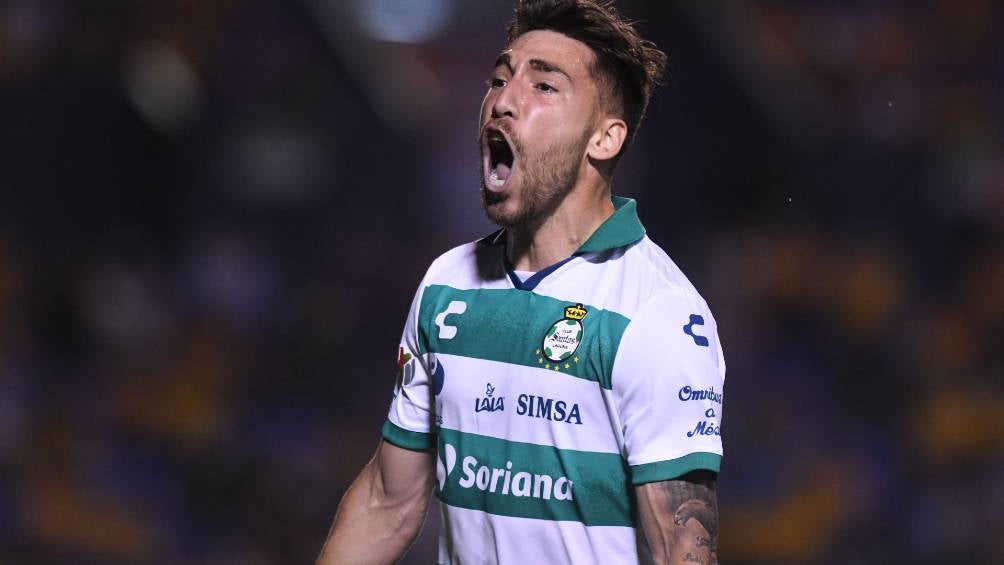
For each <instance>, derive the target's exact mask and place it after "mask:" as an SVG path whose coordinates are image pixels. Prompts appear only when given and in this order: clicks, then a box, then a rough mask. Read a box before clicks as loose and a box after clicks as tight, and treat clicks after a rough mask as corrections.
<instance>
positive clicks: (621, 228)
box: [479, 196, 645, 290]
mask: <svg viewBox="0 0 1004 565" xmlns="http://www.w3.org/2000/svg"><path fill="white" fill-rule="evenodd" d="M610 201H611V202H612V203H613V205H614V213H613V214H612V215H611V216H610V217H609V218H607V219H606V220H604V221H603V223H602V224H600V227H598V228H596V231H594V232H593V234H592V235H590V236H589V238H587V239H586V241H585V243H583V244H582V245H581V246H579V248H578V249H577V250H575V253H573V254H572V255H571V256H570V257H568V258H566V259H562V260H561V261H558V262H557V263H555V264H553V265H551V266H549V267H546V268H544V269H541V270H540V271H537V272H536V273H535V274H534V275H532V276H530V277H528V278H527V279H526V280H522V279H520V277H519V276H518V275H517V274H516V273H515V271H514V270H513V266H512V264H511V263H510V262H509V257H508V256H507V254H506V253H505V252H504V251H503V253H502V262H503V264H504V265H505V271H506V274H507V275H508V276H509V280H510V282H512V285H513V286H514V287H515V288H517V289H519V290H533V289H535V288H537V285H538V284H540V282H541V281H543V280H544V278H546V277H547V276H548V275H550V274H551V273H553V272H554V271H557V270H558V269H559V268H561V267H562V266H563V265H564V264H565V263H568V262H569V261H571V260H572V259H574V258H576V257H578V256H579V255H583V254H586V253H600V252H603V251H609V250H611V249H616V248H618V247H624V246H625V245H630V244H632V243H635V242H637V241H638V240H640V239H641V238H642V237H644V236H645V226H643V225H642V224H641V220H640V219H638V204H637V202H635V200H634V199H633V198H624V197H622V196H611V197H610ZM479 243H481V244H483V245H490V246H501V247H503V248H504V247H505V244H506V230H505V228H502V229H500V230H498V231H496V232H495V233H492V234H490V235H488V236H486V237H484V238H482V239H481V240H480V242H479Z"/></svg>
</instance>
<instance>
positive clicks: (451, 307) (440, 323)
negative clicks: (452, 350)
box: [434, 300, 467, 339]
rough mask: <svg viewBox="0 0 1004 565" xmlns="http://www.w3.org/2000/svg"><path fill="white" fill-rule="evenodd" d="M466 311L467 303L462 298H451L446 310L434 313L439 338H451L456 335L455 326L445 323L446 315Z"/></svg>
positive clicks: (459, 313)
mask: <svg viewBox="0 0 1004 565" xmlns="http://www.w3.org/2000/svg"><path fill="white" fill-rule="evenodd" d="M466 311H467V303H466V302H464V301H463V300H453V301H451V302H450V303H449V304H448V305H447V306H446V310H443V311H442V312H440V313H438V314H436V318H435V320H434V321H435V323H436V326H437V327H438V328H439V339H453V338H455V337H457V326H451V325H449V324H447V323H446V317H447V316H449V315H451V314H456V315H458V316H459V315H461V314H463V313H464V312H466Z"/></svg>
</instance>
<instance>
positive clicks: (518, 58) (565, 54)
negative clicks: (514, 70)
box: [503, 30, 595, 79]
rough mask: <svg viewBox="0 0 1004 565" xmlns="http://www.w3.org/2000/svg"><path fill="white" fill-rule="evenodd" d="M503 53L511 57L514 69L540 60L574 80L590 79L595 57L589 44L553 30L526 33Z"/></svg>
mask: <svg viewBox="0 0 1004 565" xmlns="http://www.w3.org/2000/svg"><path fill="white" fill-rule="evenodd" d="M503 53H508V54H509V56H510V58H511V60H512V64H513V66H514V67H516V66H519V65H520V64H521V63H523V62H525V61H529V60H530V59H540V60H543V61H547V62H548V63H552V64H554V65H557V66H558V67H560V68H561V69H562V70H564V71H565V72H566V73H568V74H569V75H570V76H571V77H572V78H573V79H575V78H580V77H587V76H589V75H590V66H591V65H592V63H593V58H594V57H595V55H594V54H593V51H592V50H591V49H590V48H589V47H588V46H587V45H586V44H585V43H582V42H581V41H579V40H577V39H572V38H571V37H568V36H567V35H564V34H561V33H558V32H555V31H550V30H534V31H529V32H527V33H524V34H523V35H521V36H519V37H517V38H516V40H515V41H513V42H512V44H510V45H509V48H508V49H506V50H505V51H503Z"/></svg>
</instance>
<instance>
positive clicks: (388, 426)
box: [380, 420, 436, 451]
mask: <svg viewBox="0 0 1004 565" xmlns="http://www.w3.org/2000/svg"><path fill="white" fill-rule="evenodd" d="M380 433H381V435H383V438H384V439H385V440H387V441H388V442H389V443H393V444H394V445H396V446H398V447H403V448H404V449H410V450H411V451H429V450H430V449H432V448H433V447H435V446H436V435H435V434H426V433H422V432H413V431H411V430H406V429H404V428H402V427H401V426H397V425H394V422H391V421H390V420H387V421H386V422H384V423H383V428H382V429H381V430H380Z"/></svg>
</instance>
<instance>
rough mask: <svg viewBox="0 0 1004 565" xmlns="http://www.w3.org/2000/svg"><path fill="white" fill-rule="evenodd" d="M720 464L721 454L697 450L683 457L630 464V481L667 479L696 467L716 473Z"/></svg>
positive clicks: (694, 469) (643, 482)
mask: <svg viewBox="0 0 1004 565" xmlns="http://www.w3.org/2000/svg"><path fill="white" fill-rule="evenodd" d="M721 465H722V456H721V455H719V454H717V453H710V452H707V451H697V452H694V453H690V454H687V455H684V456H683V457H677V458H676V459H670V460H669V461H656V462H654V463H643V464H641V465H632V466H631V482H632V483H634V484H635V485H643V484H645V483H654V482H656V481H669V480H672V479H675V478H677V477H679V476H681V475H684V474H686V473H689V472H691V471H696V470H698V469H706V470H708V471H714V472H715V473H717V472H718V469H719V468H720V467H721Z"/></svg>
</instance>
